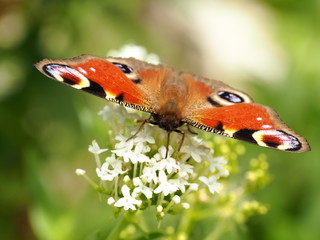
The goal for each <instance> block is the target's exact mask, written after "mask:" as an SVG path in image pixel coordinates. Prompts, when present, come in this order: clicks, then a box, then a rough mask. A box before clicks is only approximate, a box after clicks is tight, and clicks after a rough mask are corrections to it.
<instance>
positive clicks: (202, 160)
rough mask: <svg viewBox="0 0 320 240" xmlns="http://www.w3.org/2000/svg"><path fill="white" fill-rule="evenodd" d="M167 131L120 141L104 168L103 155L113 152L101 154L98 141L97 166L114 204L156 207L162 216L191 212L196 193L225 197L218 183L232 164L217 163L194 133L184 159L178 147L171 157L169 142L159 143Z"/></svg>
mask: <svg viewBox="0 0 320 240" xmlns="http://www.w3.org/2000/svg"><path fill="white" fill-rule="evenodd" d="M104 111H106V108H105V109H104ZM100 114H101V112H100ZM107 114H108V115H110V113H107ZM102 115H103V114H102ZM109 120H110V118H109ZM161 131H163V130H161V129H159V128H158V127H156V126H153V127H151V126H147V125H146V126H144V128H143V130H142V131H140V132H139V134H138V135H137V136H136V137H134V138H131V139H129V140H128V137H124V136H122V135H119V136H116V137H115V139H116V141H117V143H116V144H115V149H113V150H110V151H109V152H110V154H109V155H111V156H109V157H107V158H106V159H105V162H104V163H102V164H101V160H100V157H101V155H100V154H102V153H103V152H105V151H108V150H107V149H101V148H100V147H99V145H98V144H97V143H96V142H95V141H93V143H92V145H90V146H89V151H90V152H91V153H93V154H94V156H95V159H96V162H97V169H96V172H97V175H98V177H99V178H100V180H101V181H102V183H101V187H102V188H103V189H104V192H106V193H108V195H109V197H108V201H107V202H108V204H110V205H113V206H114V207H116V208H123V209H124V210H129V209H130V210H137V209H145V208H146V207H149V206H151V205H155V206H156V207H157V211H158V213H159V216H160V217H161V216H163V215H164V214H165V213H166V212H168V211H169V210H172V209H173V208H174V207H177V206H180V207H182V208H188V206H189V205H188V203H186V202H183V201H184V199H185V197H186V196H187V195H188V194H189V193H190V192H193V191H197V190H199V189H201V188H206V187H207V188H208V190H209V191H210V192H211V193H212V194H214V193H216V192H217V193H219V188H220V183H219V182H218V179H219V178H220V177H225V176H227V175H228V174H229V172H228V171H227V170H226V168H225V165H226V164H227V161H226V160H225V159H224V158H223V157H216V158H214V157H213V150H212V149H209V148H207V147H205V146H204V144H203V143H202V142H201V141H200V140H199V139H198V138H197V137H194V136H189V135H188V134H187V135H186V136H185V140H184V143H183V146H182V148H181V150H180V152H179V153H178V154H177V153H176V152H175V151H174V150H173V147H172V146H169V149H168V153H166V151H167V149H166V147H164V146H163V145H165V144H166V142H165V141H166V140H159V141H158V140H157V141H156V140H155V139H156V138H157V137H158V136H159V133H160V132H161ZM133 133H134V132H133ZM172 135H173V134H172ZM153 136H154V137H153ZM164 139H165V138H164ZM175 141H176V142H179V141H181V136H180V135H178V136H177V137H176V138H175V136H173V137H172V139H171V142H175ZM159 145H161V146H160V147H159ZM166 155H167V157H166ZM177 157H178V158H177ZM106 183H108V184H106Z"/></svg>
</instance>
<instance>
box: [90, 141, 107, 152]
mask: <svg viewBox="0 0 320 240" xmlns="http://www.w3.org/2000/svg"><path fill="white" fill-rule="evenodd" d="M88 150H89V152H91V153H93V154H100V153H103V152H105V151H108V149H107V148H102V149H101V148H100V147H99V145H98V143H97V141H96V140H93V141H92V145H89V148H88Z"/></svg>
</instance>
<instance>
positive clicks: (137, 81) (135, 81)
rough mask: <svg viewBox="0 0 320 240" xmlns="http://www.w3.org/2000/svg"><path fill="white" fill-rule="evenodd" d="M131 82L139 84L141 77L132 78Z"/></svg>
mask: <svg viewBox="0 0 320 240" xmlns="http://www.w3.org/2000/svg"><path fill="white" fill-rule="evenodd" d="M132 82H134V83H135V84H140V83H141V82H142V79H140V78H138V79H134V80H132Z"/></svg>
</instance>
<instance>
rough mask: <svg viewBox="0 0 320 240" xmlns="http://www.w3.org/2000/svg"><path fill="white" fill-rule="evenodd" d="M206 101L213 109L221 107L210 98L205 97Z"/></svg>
mask: <svg viewBox="0 0 320 240" xmlns="http://www.w3.org/2000/svg"><path fill="white" fill-rule="evenodd" d="M207 101H208V102H209V103H210V104H211V105H212V106H214V107H222V105H221V104H219V103H218V102H216V101H214V100H213V99H212V98H211V97H207Z"/></svg>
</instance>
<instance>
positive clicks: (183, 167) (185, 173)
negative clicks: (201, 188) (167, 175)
mask: <svg viewBox="0 0 320 240" xmlns="http://www.w3.org/2000/svg"><path fill="white" fill-rule="evenodd" d="M193 173H194V172H193V166H192V165H190V164H185V163H182V164H180V170H179V172H178V176H179V177H181V178H186V179H188V178H189V175H192V174H193Z"/></svg>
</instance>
